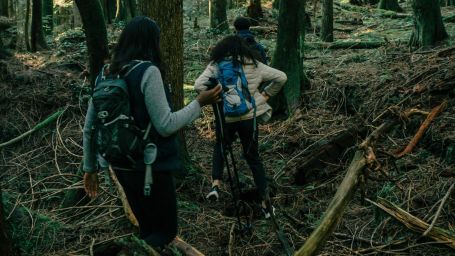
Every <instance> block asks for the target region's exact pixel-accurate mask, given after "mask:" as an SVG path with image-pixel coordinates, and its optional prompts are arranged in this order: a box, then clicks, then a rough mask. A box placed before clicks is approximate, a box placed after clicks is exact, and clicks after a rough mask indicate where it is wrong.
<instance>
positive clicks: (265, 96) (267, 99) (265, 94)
mask: <svg viewBox="0 0 455 256" xmlns="http://www.w3.org/2000/svg"><path fill="white" fill-rule="evenodd" d="M261 94H262V96H263V97H264V99H265V101H269V99H270V96H269V95H267V93H265V92H262V93H261Z"/></svg>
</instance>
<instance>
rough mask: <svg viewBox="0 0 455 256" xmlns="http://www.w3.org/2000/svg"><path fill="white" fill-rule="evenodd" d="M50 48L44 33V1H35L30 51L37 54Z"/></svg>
mask: <svg viewBox="0 0 455 256" xmlns="http://www.w3.org/2000/svg"><path fill="white" fill-rule="evenodd" d="M48 48H49V47H48V46H47V43H46V39H45V38H44V32H43V5H42V0H33V7H32V29H31V40H30V49H31V51H32V52H36V51H39V50H44V49H48Z"/></svg>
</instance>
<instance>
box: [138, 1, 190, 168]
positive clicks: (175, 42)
mask: <svg viewBox="0 0 455 256" xmlns="http://www.w3.org/2000/svg"><path fill="white" fill-rule="evenodd" d="M139 11H140V13H141V14H142V15H145V16H149V17H151V18H152V19H154V20H156V22H157V23H158V25H159V26H160V28H161V35H160V47H161V53H162V55H163V61H164V64H165V66H164V70H165V77H164V83H165V84H167V85H170V86H171V93H172V102H173V109H174V110H179V109H182V108H183V107H184V95H183V0H166V1H161V0H140V1H139ZM179 140H180V147H181V153H182V158H183V161H184V162H185V163H187V162H188V160H189V157H188V152H187V149H186V142H185V136H184V133H183V131H182V132H180V134H179Z"/></svg>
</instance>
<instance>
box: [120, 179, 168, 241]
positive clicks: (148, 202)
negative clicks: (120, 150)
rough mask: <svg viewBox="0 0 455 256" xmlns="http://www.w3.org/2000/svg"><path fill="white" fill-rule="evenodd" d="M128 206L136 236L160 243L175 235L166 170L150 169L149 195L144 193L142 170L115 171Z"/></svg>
mask: <svg viewBox="0 0 455 256" xmlns="http://www.w3.org/2000/svg"><path fill="white" fill-rule="evenodd" d="M115 173H116V175H117V178H118V180H119V182H120V184H122V186H123V189H124V190H125V194H126V197H127V199H128V203H129V204H130V206H131V210H132V211H133V213H134V215H135V216H136V219H137V221H138V222H139V229H140V237H141V238H142V239H144V240H145V241H146V242H147V244H149V245H151V246H163V245H166V244H168V243H170V242H171V241H172V240H173V239H174V238H175V237H176V235H177V200H176V194H175V185H174V178H173V176H172V173H170V172H156V171H155V172H153V185H152V190H151V193H150V196H148V197H146V196H144V172H134V171H115Z"/></svg>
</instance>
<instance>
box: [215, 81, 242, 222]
mask: <svg viewBox="0 0 455 256" xmlns="http://www.w3.org/2000/svg"><path fill="white" fill-rule="evenodd" d="M217 84H218V80H216V79H215V78H210V79H209V81H208V82H207V83H206V86H207V89H213V88H214V87H215V86H216V85H217ZM222 104H223V103H222V102H219V103H215V104H212V108H213V112H214V113H215V119H217V120H218V123H217V124H216V125H218V127H219V128H220V134H219V135H220V138H219V139H220V141H221V155H222V157H223V160H224V162H225V164H226V170H227V173H228V181H229V186H230V188H231V193H232V199H233V203H234V208H235V213H236V215H237V224H238V226H239V231H242V230H244V229H250V228H251V225H250V223H249V221H247V224H246V225H245V227H243V225H242V220H241V218H240V209H239V196H240V186H239V183H240V181H239V177H238V171H237V168H236V165H235V161H234V154H233V152H232V147H231V145H227V143H226V138H225V136H224V135H225V134H224V112H223V105H222ZM228 154H230V156H231V160H232V164H233V168H234V175H235V179H236V181H237V191H235V186H234V180H233V177H232V173H231V169H230V167H229V157H228Z"/></svg>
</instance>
